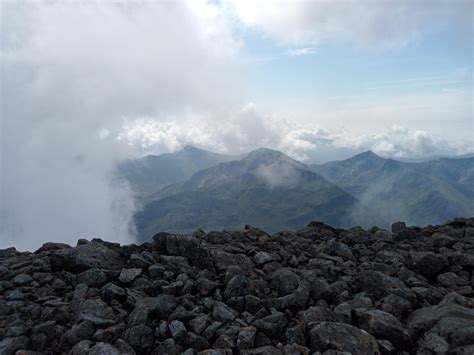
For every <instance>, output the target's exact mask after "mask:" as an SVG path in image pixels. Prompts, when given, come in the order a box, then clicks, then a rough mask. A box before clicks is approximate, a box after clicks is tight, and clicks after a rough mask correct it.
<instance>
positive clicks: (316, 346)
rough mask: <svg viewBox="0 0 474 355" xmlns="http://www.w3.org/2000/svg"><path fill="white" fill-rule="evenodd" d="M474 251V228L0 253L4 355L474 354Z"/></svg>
mask: <svg viewBox="0 0 474 355" xmlns="http://www.w3.org/2000/svg"><path fill="white" fill-rule="evenodd" d="M472 250H474V218H471V219H458V220H455V221H452V222H451V223H447V224H444V225H439V226H435V227H433V226H429V227H425V228H419V227H412V228H407V227H406V226H405V225H404V224H403V223H395V224H394V225H393V226H392V232H389V231H386V230H381V229H378V228H372V229H370V230H363V229H361V228H351V229H348V230H343V229H335V228H333V227H330V226H328V225H325V224H323V223H320V222H313V223H310V224H309V225H308V227H307V228H305V229H302V230H299V231H297V232H291V231H285V232H281V233H276V234H274V235H270V234H267V233H265V232H264V231H262V230H260V229H257V228H252V227H247V228H245V229H244V230H238V231H232V232H209V233H205V232H203V231H196V232H195V233H193V235H192V236H191V235H187V236H184V235H174V234H168V233H158V234H156V235H155V236H154V237H153V240H152V241H149V242H147V243H144V244H142V245H124V246H121V245H119V244H116V243H111V242H105V241H102V240H100V239H94V240H92V241H87V240H79V241H78V243H77V245H76V246H75V247H71V246H69V245H66V244H57V243H46V244H44V245H43V246H42V247H41V248H40V249H39V250H37V251H35V252H34V253H31V252H18V251H16V250H15V249H14V248H10V249H5V250H0V278H1V281H0V287H1V290H0V325H1V326H0V354H2V355H14V354H17V355H19V354H111V355H116V354H117V355H118V354H130V355H135V354H160V355H161V354H173V355H174V354H196V355H210V354H229V355H230V354H241V355H257V354H271V355H284V354H300V355H309V354H324V355H332V354H336V353H337V354H343V353H344V354H364V355H376V354H435V353H438V354H464V355H467V354H472V353H474V342H473V339H474V302H473V296H474V294H473V287H474V282H473V280H474V279H473V277H472V276H473V274H472V273H473V268H474V257H473V254H472ZM336 350H337V351H336Z"/></svg>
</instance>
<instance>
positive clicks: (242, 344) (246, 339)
mask: <svg viewBox="0 0 474 355" xmlns="http://www.w3.org/2000/svg"><path fill="white" fill-rule="evenodd" d="M256 335H257V328H255V327H252V326H249V327H244V328H241V329H240V330H239V335H238V337H237V347H238V348H239V349H240V350H243V349H251V348H253V346H254V344H255V336H256Z"/></svg>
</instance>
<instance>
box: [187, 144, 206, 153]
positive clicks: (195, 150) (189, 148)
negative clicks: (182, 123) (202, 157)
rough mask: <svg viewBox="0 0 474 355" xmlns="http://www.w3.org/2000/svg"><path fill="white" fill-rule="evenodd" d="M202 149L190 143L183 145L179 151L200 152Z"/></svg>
mask: <svg viewBox="0 0 474 355" xmlns="http://www.w3.org/2000/svg"><path fill="white" fill-rule="evenodd" d="M203 150H204V149H201V148H197V147H195V146H192V145H185V146H184V147H183V148H182V149H181V151H183V152H202V151H203Z"/></svg>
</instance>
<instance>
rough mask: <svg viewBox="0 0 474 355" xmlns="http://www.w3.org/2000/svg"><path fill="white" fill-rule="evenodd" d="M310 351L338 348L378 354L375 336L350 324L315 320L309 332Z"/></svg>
mask: <svg viewBox="0 0 474 355" xmlns="http://www.w3.org/2000/svg"><path fill="white" fill-rule="evenodd" d="M309 342H310V346H311V350H312V351H325V350H329V349H338V350H339V351H347V352H350V353H353V354H367V355H369V354H378V353H379V347H378V344H377V341H376V340H375V338H374V337H373V336H372V335H370V334H369V333H367V332H366V331H364V330H361V329H358V328H356V327H354V326H352V325H349V324H345V323H335V322H317V323H315V324H314V325H313V327H312V328H311V330H310V332H309Z"/></svg>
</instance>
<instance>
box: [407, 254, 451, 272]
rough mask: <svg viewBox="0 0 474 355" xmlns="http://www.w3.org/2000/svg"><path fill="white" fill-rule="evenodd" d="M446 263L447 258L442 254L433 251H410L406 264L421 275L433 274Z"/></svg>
mask: <svg viewBox="0 0 474 355" xmlns="http://www.w3.org/2000/svg"><path fill="white" fill-rule="evenodd" d="M448 265H449V263H448V260H447V259H446V257H444V256H443V255H439V254H436V253H433V252H416V253H415V252H412V253H410V254H409V258H408V265H407V266H408V268H409V269H410V270H413V271H415V272H417V273H419V274H421V275H425V276H433V275H437V274H438V273H439V272H440V271H441V270H443V269H444V268H445V267H447V266H448Z"/></svg>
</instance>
